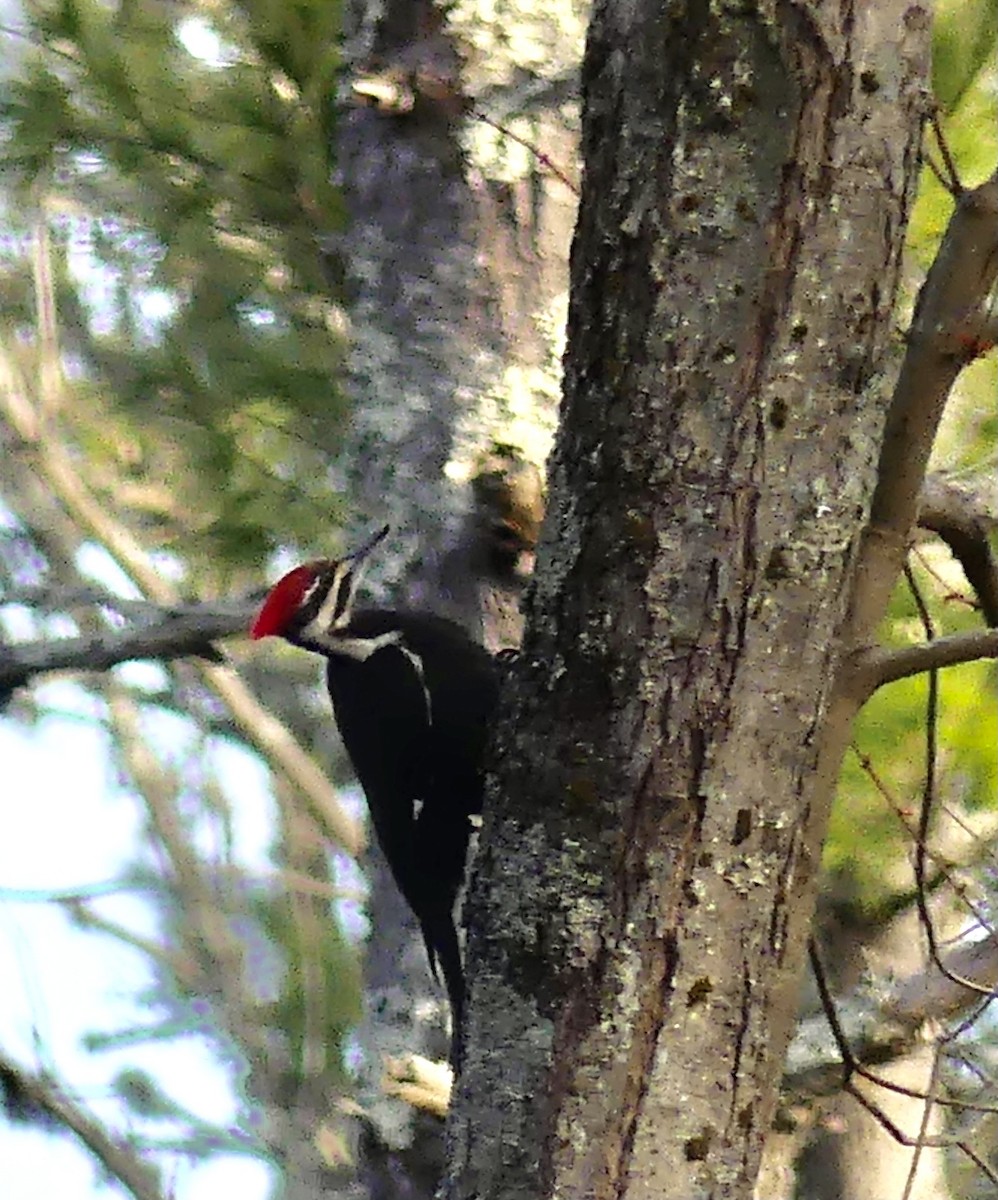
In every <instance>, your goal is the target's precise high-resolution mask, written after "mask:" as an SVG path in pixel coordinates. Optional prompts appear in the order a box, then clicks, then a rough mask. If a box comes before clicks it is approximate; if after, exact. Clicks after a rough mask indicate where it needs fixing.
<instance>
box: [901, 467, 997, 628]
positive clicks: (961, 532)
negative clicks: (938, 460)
mask: <svg viewBox="0 0 998 1200" xmlns="http://www.w3.org/2000/svg"><path fill="white" fill-rule="evenodd" d="M918 523H919V525H920V526H921V527H922V528H923V529H930V530H931V531H932V532H933V533H936V534H938V535H939V537H941V538H942V540H943V541H944V542H945V543H946V544H947V546H949V548H950V550H951V551H952V552H953V556H954V558H956V560H957V561H958V562H959V564H960V566H961V567H962V568H963V573H964V575H966V577H967V582H968V583H969V584H970V586H971V587H972V588H973V589H974V592H975V593H976V595H977V599H978V600H979V602H980V605H981V612H982V614H983V616H984V620H985V621H986V622H987V624H988V625H991V626H998V564H996V563H995V557H994V554H993V553H992V551H991V543H990V541H989V538H988V534H989V533H990V532H993V530H994V529H995V527H996V526H998V520H996V518H995V515H994V514H989V513H988V512H987V511H986V509H985V506H984V505H983V504H982V503H981V501H980V498H979V497H977V496H974V495H973V494H971V493H968V492H967V491H966V489H964V488H962V487H959V486H958V485H957V484H956V483H954V482H953V481H951V480H949V479H947V478H946V477H945V476H943V475H930V476H929V477H928V478H927V479H926V481H925V484H924V486H923V488H922V494H921V497H920V499H919V508H918Z"/></svg>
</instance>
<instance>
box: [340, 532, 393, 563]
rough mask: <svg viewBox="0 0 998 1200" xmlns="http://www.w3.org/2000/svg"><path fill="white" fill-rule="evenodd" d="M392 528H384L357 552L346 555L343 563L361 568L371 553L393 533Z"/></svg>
mask: <svg viewBox="0 0 998 1200" xmlns="http://www.w3.org/2000/svg"><path fill="white" fill-rule="evenodd" d="M391 528H392V527H391V525H385V526H383V528H381V529H379V530H378V532H377V533H376V534H374V536H373V537H369V538H368V539H367V541H366V542H365V543H364V544H363V546H361V547H359V548H358V549H357V550H352V551H351V552H350V553H349V554H345V555H344V556H343V561H344V562H350V563H354V564H355V565H356V566H358V567H359V566H360V565H361V563H363V561H364V560H365V559H366V558H367V556H368V555H369V554H370V553H371V551H372V550H373V549H374V548H375V547H376V546H379V545H380V544H381V543H382V542H383V541H384V540H385V538H386V537H387V536H388V534H389V533H390V532H391Z"/></svg>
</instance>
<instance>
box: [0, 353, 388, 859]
mask: <svg viewBox="0 0 998 1200" xmlns="http://www.w3.org/2000/svg"><path fill="white" fill-rule="evenodd" d="M0 407H2V409H3V411H5V413H6V415H7V419H8V420H9V422H10V425H11V428H12V429H13V431H14V432H15V433H16V434H17V435H18V436H19V437H20V438H21V439H22V441H23V442H24V443H25V447H26V449H27V450H29V451H30V452H31V453H32V456H33V460H34V463H35V465H36V467H37V469H38V470H39V471H40V472H41V474H42V475H43V476H44V478H45V480H46V482H47V483H48V485H49V486H50V487H51V489H52V491H53V493H54V494H55V495H56V497H57V498H58V499H59V501H60V503H61V504H62V505H63V507H65V508H66V510H67V511H68V512H69V513H71V514H72V516H73V517H74V518H75V519H76V521H77V522H78V523H79V524H80V526H81V527H82V528H83V529H85V530H87V531H88V533H90V534H92V535H93V536H94V537H95V538H96V539H97V540H98V541H99V542H101V544H102V545H103V546H104V547H105V549H106V550H107V551H108V553H109V554H110V555H111V556H112V557H113V558H114V559H115V560H116V561H117V563H118V565H119V566H120V567H121V568H122V570H124V571H126V572H127V573H128V574H129V575H130V576H131V578H132V579H133V580H134V581H135V583H136V584H137V585H138V586H139V587H140V588H141V589H142V590H143V592H144V593H145V594H146V595H147V596H148V597H149V598H150V599H151V600H154V601H155V602H156V603H158V604H160V605H163V606H164V607H170V608H172V607H176V606H177V605H178V604H179V603H180V597H179V595H178V594H177V591H176V588H174V586H173V585H172V584H171V583H170V582H169V580H167V579H166V578H164V577H163V575H161V574H160V573H159V571H157V570H156V567H155V566H154V564H153V563H152V561H151V560H150V558H149V556H148V554H146V552H145V550H144V549H143V547H142V546H141V544H140V543H139V542H138V540H137V539H136V538H135V537H134V536H133V534H132V533H131V531H130V530H129V529H127V528H126V527H125V526H123V525H121V524H119V523H118V522H117V521H115V519H114V518H113V516H112V515H111V514H110V513H109V512H108V510H107V508H106V507H105V506H104V505H102V504H101V503H100V502H99V500H98V499H97V497H96V496H95V495H94V494H93V492H92V491H91V489H90V488H89V487H88V485H87V483H86V482H85V481H84V479H83V478H82V477H81V476H80V474H79V472H78V470H77V467H76V463H75V462H74V460H73V459H72V457H71V456H70V455H69V454H68V453H67V452H66V450H65V449H64V448H63V447H62V446H61V445H59V443H58V442H55V441H51V440H46V439H45V437H44V436H43V434H44V430H43V429H42V427H41V424H40V422H39V419H38V415H37V413H36V412H35V409H34V406H33V404H32V400H31V396H30V389H29V387H28V384H27V381H26V380H25V379H24V377H23V374H22V372H21V369H20V367H19V365H18V362H17V358H16V355H14V354H13V353H11V352H10V351H9V349H8V348H7V347H6V346H5V345H3V344H2V342H0ZM197 666H198V670H199V671H200V673H201V676H202V678H203V679H204V682H205V684H206V685H207V686H208V687H209V688H210V689H211V690H212V691H213V692H214V693H215V695H216V696H218V697H219V698H220V699H221V700H222V702H223V703H224V704H226V705H227V706H228V708H229V711H230V712H231V714H232V717H233V720H234V721H235V722H236V724H237V725H238V726H239V727H240V728H241V729H242V731H243V733H244V734H245V735H246V737H247V739H248V740H249V741H250V742H251V743H252V744H253V745H255V746H256V748H257V749H258V750H259V751H260V753H261V754H262V755H263V756H264V757H265V758H266V759H267V760H268V761H269V762H270V763H271V765H272V766H273V767H274V768H275V769H277V770H279V771H281V772H283V773H284V774H285V775H286V776H287V778H288V779H289V780H290V781H291V783H293V784H294V786H295V787H296V788H298V790H299V791H300V792H301V794H302V797H303V799H304V800H305V802H306V803H307V804H308V806H309V808H310V810H311V811H312V812H313V813H314V814H315V816H316V818H317V820H318V822H319V824H320V826H321V828H322V829H323V832H324V833H325V834H326V835H327V836H328V837H330V838H331V839H332V840H333V841H334V842H336V843H337V844H338V845H340V846H342V848H343V849H344V850H345V851H346V852H347V853H348V854H351V855H353V856H354V857H356V856H357V855H358V854H359V853H360V852H361V850H362V849H363V846H364V830H363V826H362V825H361V823H360V822H358V821H357V820H356V819H355V818H354V817H353V816H352V815H351V814H350V813H349V812H347V810H346V809H345V808H344V807H343V806H342V805H341V804H340V801H339V798H338V797H337V795H336V792H335V790H334V788H333V786H332V784H331V783H330V782H329V780H328V779H327V778H326V775H325V772H324V771H323V770H322V769H321V768H320V767H319V765H318V764H317V763H316V761H315V759H314V758H313V757H312V756H311V755H310V754H309V753H308V752H307V751H306V750H305V749H304V748H303V747H302V746H301V745H300V744H299V743H298V741H297V740H296V739H295V737H294V735H293V734H292V733H291V732H290V730H288V728H287V727H286V726H285V725H284V724H283V723H282V722H281V721H279V720H277V718H276V717H274V716H273V715H272V714H271V713H270V712H268V711H267V709H265V708H264V707H263V705H262V704H261V703H260V702H259V700H258V699H257V698H256V696H255V695H254V693H253V692H252V690H251V689H250V688H249V686H248V685H247V684H246V683H245V682H244V680H242V679H241V678H240V677H239V676H238V675H237V674H236V673H235V672H234V671H232V670H231V669H229V668H228V667H225V666H217V665H215V664H214V663H210V662H197Z"/></svg>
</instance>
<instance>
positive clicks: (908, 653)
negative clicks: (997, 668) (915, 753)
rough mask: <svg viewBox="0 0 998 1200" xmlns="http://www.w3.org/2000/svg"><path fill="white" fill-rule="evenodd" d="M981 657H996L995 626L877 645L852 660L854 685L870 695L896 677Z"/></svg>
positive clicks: (996, 636) (957, 664)
mask: <svg viewBox="0 0 998 1200" xmlns="http://www.w3.org/2000/svg"><path fill="white" fill-rule="evenodd" d="M982 658H998V629H980V630H975V631H974V632H973V633H954V634H950V635H949V636H948V637H941V638H934V639H933V640H932V641H925V642H919V643H918V644H917V645H915V646H902V647H900V648H898V649H894V648H892V649H886V648H884V647H880V646H878V647H877V648H875V649H872V650H867V651H866V652H864V653H863V654H861V655H858V656H856V657H855V658H854V660H853V662H854V664H855V671H856V673H857V676H858V684H857V686H858V687H860V688H861V689H862V694H863V695H865V696H866V697H867V698H869V697H870V696H872V695H873V693H874V692H875V691H877V690H878V689H879V688H882V687H884V685H885V684H888V683H896V682H897V681H898V680H899V679H910V678H911V677H912V676H913V675H922V674H925V673H926V672H935V671H938V670H939V669H940V668H942V667H956V666H959V665H960V664H961V663H969V662H977V661H978V660H979V659H982Z"/></svg>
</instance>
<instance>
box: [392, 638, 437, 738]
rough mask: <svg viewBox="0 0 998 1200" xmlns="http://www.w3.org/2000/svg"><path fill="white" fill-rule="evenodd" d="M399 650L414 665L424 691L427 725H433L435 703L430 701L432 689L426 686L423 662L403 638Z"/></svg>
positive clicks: (399, 641) (399, 643)
mask: <svg viewBox="0 0 998 1200" xmlns="http://www.w3.org/2000/svg"><path fill="white" fill-rule="evenodd" d="M397 646H398V649H399V650H401V651H402V653H403V654H404V655H405V656H406V658H407V659H408V660H409V662H411V663H412V669H413V670H414V671H415V672H416V678H417V679H418V680H419V686H420V687H421V688H422V689H423V700H424V701H425V702H426V724H427V725H429V726H431V727H432V725H433V701H432V700H431V699H430V689H429V688H428V687H427V686H426V675H425V674H424V672H423V660H422V659H421V658H420V657H419V655H418V654H416V653H415V651H413V650H410V649H409V647H408V646H407V645H406V644H405V643H404V642H403V641H402V640H401V636H400V637H399V640H398V642H397Z"/></svg>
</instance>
